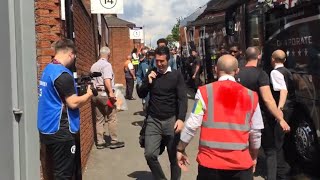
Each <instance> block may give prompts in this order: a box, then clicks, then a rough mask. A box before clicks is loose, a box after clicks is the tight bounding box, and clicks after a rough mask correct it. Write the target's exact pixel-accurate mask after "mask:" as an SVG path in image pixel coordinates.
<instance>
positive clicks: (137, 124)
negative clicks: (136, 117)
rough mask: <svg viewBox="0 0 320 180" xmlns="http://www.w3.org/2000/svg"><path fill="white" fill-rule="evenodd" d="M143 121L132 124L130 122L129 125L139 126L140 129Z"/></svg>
mask: <svg viewBox="0 0 320 180" xmlns="http://www.w3.org/2000/svg"><path fill="white" fill-rule="evenodd" d="M143 121H144V120H141V121H134V122H132V123H131V124H132V125H133V126H140V127H142V125H143Z"/></svg>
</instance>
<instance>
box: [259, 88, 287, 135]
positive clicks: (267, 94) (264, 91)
mask: <svg viewBox="0 0 320 180" xmlns="http://www.w3.org/2000/svg"><path fill="white" fill-rule="evenodd" d="M259 90H260V93H261V96H262V99H263V101H264V103H265V105H266V106H267V108H268V110H269V111H270V113H271V114H272V115H273V116H274V117H275V118H276V119H277V121H278V122H279V123H280V126H281V127H282V129H283V130H284V131H290V126H289V125H288V123H287V122H286V121H285V120H284V119H283V113H282V111H281V110H280V109H278V107H277V105H276V102H275V100H274V98H273V96H272V93H271V90H270V86H262V87H260V88H259Z"/></svg>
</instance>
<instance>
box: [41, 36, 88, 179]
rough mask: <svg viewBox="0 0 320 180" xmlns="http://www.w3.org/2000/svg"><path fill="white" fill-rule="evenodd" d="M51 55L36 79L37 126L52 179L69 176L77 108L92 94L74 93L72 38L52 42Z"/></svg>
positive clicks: (78, 117)
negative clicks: (50, 159) (53, 45)
mask: <svg viewBox="0 0 320 180" xmlns="http://www.w3.org/2000/svg"><path fill="white" fill-rule="evenodd" d="M55 52H56V54H55V57H54V59H53V60H52V62H51V63H49V64H48V65H47V66H46V68H45V69H44V70H43V73H42V76H41V79H40V82H39V102H38V129H39V132H40V141H41V143H43V144H46V147H47V150H48V152H49V156H51V157H52V160H53V168H54V170H53V172H54V179H71V177H72V175H73V168H74V158H75V151H76V145H75V140H74V134H76V133H77V132H78V131H79V129H80V111H79V107H81V106H82V105H83V104H84V103H85V102H86V101H88V100H89V99H90V98H91V96H92V95H93V93H92V90H91V87H90V85H89V86H88V87H87V92H86V94H84V95H82V96H78V95H77V88H76V84H75V80H74V78H73V74H72V72H71V71H70V70H69V69H68V67H70V66H71V65H72V64H73V63H74V59H75V57H76V55H75V53H76V52H75V45H74V43H73V42H72V40H69V39H64V40H59V41H58V42H57V43H56V44H55Z"/></svg>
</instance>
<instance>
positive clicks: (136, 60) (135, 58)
mask: <svg viewBox="0 0 320 180" xmlns="http://www.w3.org/2000/svg"><path fill="white" fill-rule="evenodd" d="M131 56H132V61H131V63H132V65H133V67H134V71H135V72H137V71H138V65H139V57H138V50H137V48H133V50H132V52H131Z"/></svg>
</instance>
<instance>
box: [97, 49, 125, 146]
mask: <svg viewBox="0 0 320 180" xmlns="http://www.w3.org/2000/svg"><path fill="white" fill-rule="evenodd" d="M109 58H110V49H109V48H108V47H102V48H101V49H100V59H99V60H98V61H97V62H96V63H94V64H93V65H92V67H91V73H92V72H101V74H102V76H100V77H95V78H93V84H94V86H95V87H96V89H97V91H98V96H96V97H93V98H92V103H93V106H94V109H95V115H96V132H97V142H96V147H97V149H103V148H106V147H109V148H110V149H116V148H122V147H124V142H121V141H118V136H117V122H118V119H117V115H116V113H117V109H116V105H115V102H116V101H117V100H116V97H115V95H114V74H113V70H112V66H111V64H110V62H109V61H108V60H109ZM106 123H107V124H108V129H109V134H110V137H111V143H110V144H108V145H107V143H106V141H105V137H104V135H105V127H104V125H105V124H106Z"/></svg>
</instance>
